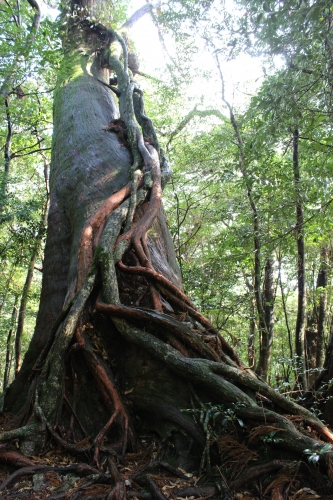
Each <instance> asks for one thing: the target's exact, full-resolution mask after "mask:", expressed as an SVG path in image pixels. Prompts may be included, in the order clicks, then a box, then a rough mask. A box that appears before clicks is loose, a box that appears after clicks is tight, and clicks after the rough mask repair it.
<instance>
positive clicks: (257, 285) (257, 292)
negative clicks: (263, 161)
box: [216, 54, 269, 380]
mask: <svg viewBox="0 0 333 500" xmlns="http://www.w3.org/2000/svg"><path fill="white" fill-rule="evenodd" d="M216 62H217V67H218V70H219V73H220V78H221V83H222V100H223V102H224V103H225V104H226V106H227V107H228V110H229V115H230V122H231V125H232V128H233V130H234V134H235V138H236V143H237V146H238V167H239V170H240V172H241V174H242V176H243V178H244V181H245V187H246V192H247V197H248V200H249V203H250V207H251V210H252V220H253V247H254V280H253V287H254V296H255V299H256V306H257V311H258V324H259V336H260V346H265V347H266V346H267V345H268V340H267V339H268V337H269V333H268V329H267V325H266V320H265V310H264V307H263V300H262V295H261V241H260V224H259V214H258V209H257V206H256V203H255V200H254V197H253V195H252V188H251V185H250V182H249V178H248V172H247V165H246V158H245V152H244V142H243V139H242V136H241V133H240V131H239V128H238V124H237V121H236V117H235V114H234V112H233V109H232V106H231V105H230V103H229V102H228V101H227V100H226V98H225V92H224V79H223V74H222V71H221V67H220V62H219V58H218V55H217V54H216ZM260 349H261V347H260ZM256 372H257V373H258V375H260V376H261V377H263V378H264V379H265V380H266V378H265V377H267V374H265V369H263V368H262V363H261V361H260V359H259V361H258V366H257V369H256Z"/></svg>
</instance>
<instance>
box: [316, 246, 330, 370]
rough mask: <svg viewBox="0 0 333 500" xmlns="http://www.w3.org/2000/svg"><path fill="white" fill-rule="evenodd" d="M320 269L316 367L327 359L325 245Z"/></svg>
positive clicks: (326, 266)
mask: <svg viewBox="0 0 333 500" xmlns="http://www.w3.org/2000/svg"><path fill="white" fill-rule="evenodd" d="M320 261H321V262H320V269H319V272H318V278H317V290H318V292H319V304H318V309H317V310H318V323H317V324H318V333H317V352H316V368H317V369H318V368H319V369H320V368H322V367H323V366H324V360H325V321H326V303H327V291H326V287H327V275H328V249H327V247H325V246H324V247H323V248H322V249H321V254H320Z"/></svg>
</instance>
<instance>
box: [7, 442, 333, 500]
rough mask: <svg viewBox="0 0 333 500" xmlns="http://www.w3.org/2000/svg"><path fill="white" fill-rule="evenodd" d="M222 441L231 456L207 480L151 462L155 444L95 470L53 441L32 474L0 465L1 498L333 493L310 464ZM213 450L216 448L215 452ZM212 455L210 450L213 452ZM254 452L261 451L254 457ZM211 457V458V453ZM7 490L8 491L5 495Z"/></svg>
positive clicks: (251, 499)
mask: <svg viewBox="0 0 333 500" xmlns="http://www.w3.org/2000/svg"><path fill="white" fill-rule="evenodd" d="M232 439H233V438H232V437H230V436H224V437H223V438H222V440H221V442H220V443H219V445H222V446H224V448H225V449H229V452H227V453H224V454H223V453H222V455H221V454H220V457H222V460H219V462H220V463H219V464H218V465H217V464H215V465H213V464H212V466H211V470H210V472H209V473H207V472H206V473H202V474H201V475H199V473H197V474H195V473H188V472H186V471H185V470H182V469H180V468H175V467H172V466H169V465H168V464H166V463H165V462H161V461H158V460H157V459H156V456H157V453H158V450H159V446H160V443H159V442H158V440H157V439H156V436H143V437H141V439H140V441H141V445H142V449H141V451H140V452H139V453H129V454H126V455H125V457H124V458H121V457H114V458H110V457H109V458H107V457H106V456H105V457H103V455H101V463H100V467H99V469H97V468H95V467H91V466H89V465H87V462H89V457H88V456H85V457H83V456H82V458H81V463H80V464H79V463H78V461H77V457H75V456H73V455H70V454H67V453H66V452H64V450H63V449H61V448H60V447H59V446H58V445H57V444H54V443H53V442H52V441H50V443H49V445H48V450H47V451H46V452H44V454H43V455H41V456H39V457H29V459H30V460H31V461H32V462H33V464H34V465H33V466H29V465H28V466H27V465H25V466H24V467H21V468H17V467H16V468H14V467H12V466H8V465H6V464H5V463H4V462H3V458H4V457H3V458H1V451H0V460H1V461H2V463H1V466H0V483H1V484H0V498H3V499H8V500H14V499H18V500H20V499H22V500H23V499H25V500H31V499H36V500H44V499H50V500H93V499H94V500H97V499H100V500H125V499H126V498H127V499H133V500H135V499H137V500H165V499H170V500H183V499H189V500H193V499H198V500H206V499H210V500H218V499H226V500H313V499H325V500H326V499H327V500H328V499H332V500H333V488H332V486H331V485H329V481H328V479H327V478H326V480H325V476H323V475H322V474H320V473H319V470H318V469H317V468H316V466H313V465H311V464H309V463H308V462H307V461H298V462H297V461H292V460H282V459H281V458H280V457H279V456H278V453H277V451H276V450H275V451H272V450H271V449H268V448H267V445H266V447H263V448H262V453H259V454H258V453H254V452H253V456H252V457H250V456H247V457H246V456H245V455H246V452H245V451H244V450H245V448H242V445H241V444H240V445H239V448H238V450H237V444H235V443H236V441H235V440H234V441H232ZM214 446H215V448H216V449H217V446H216V443H215V445H214V444H213V447H214ZM213 451H214V450H213ZM257 451H258V450H257ZM213 454H214V453H213ZM6 484H7V485H8V486H7V487H5V486H6Z"/></svg>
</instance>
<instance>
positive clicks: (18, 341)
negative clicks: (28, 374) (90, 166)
mask: <svg viewBox="0 0 333 500" xmlns="http://www.w3.org/2000/svg"><path fill="white" fill-rule="evenodd" d="M45 172H46V174H45V182H46V188H48V186H47V179H48V173H47V169H46V170H45ZM48 209H49V193H48V191H47V192H46V203H45V207H44V211H43V214H42V217H41V220H40V226H39V230H38V233H37V235H36V239H35V245H34V247H33V251H32V254H31V257H30V262H29V266H28V272H27V276H26V280H25V283H24V287H23V291H22V296H21V303H20V310H19V314H18V323H17V329H16V336H15V376H17V374H18V372H19V371H20V368H21V364H22V354H21V353H22V334H23V331H24V320H25V311H26V308H27V302H28V296H29V292H30V287H31V283H32V279H33V276H34V271H35V264H36V259H37V257H38V254H39V252H40V250H41V246H42V241H43V236H44V233H45V228H46V222H47V213H48Z"/></svg>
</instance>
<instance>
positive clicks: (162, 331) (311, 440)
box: [0, 0, 333, 498]
mask: <svg viewBox="0 0 333 500" xmlns="http://www.w3.org/2000/svg"><path fill="white" fill-rule="evenodd" d="M103 8H104V2H98V1H97V2H91V1H88V2H87V1H85V0H83V1H82V2H80V3H79V4H78V3H77V4H76V5H75V6H74V5H72V6H69V7H68V14H69V16H68V18H69V21H68V22H67V24H66V32H65V33H64V35H63V43H64V57H63V63H62V67H61V69H60V71H59V74H58V81H57V86H56V90H55V95H54V131H53V145H52V164H51V176H50V194H51V196H50V210H49V217H48V233H47V241H46V248H45V259H44V266H43V285H42V293H41V299H40V308H39V313H38V318H37V324H36V329H35V333H34V336H33V339H32V341H31V344H30V347H29V349H28V352H27V353H26V355H25V358H24V362H23V365H22V368H21V370H20V372H19V373H18V376H17V377H16V379H15V381H14V382H13V383H12V384H11V386H10V388H9V390H8V391H7V392H6V394H5V398H4V409H5V411H7V412H9V413H11V414H12V415H13V416H12V418H11V420H10V421H9V423H7V424H6V427H5V429H4V431H3V432H2V434H0V441H2V442H3V443H7V445H8V446H9V444H10V443H12V442H14V441H15V442H16V443H18V446H19V448H20V451H21V453H23V454H25V455H34V454H36V453H37V452H38V451H40V450H42V449H44V448H45V446H46V443H47V439H48V438H49V436H50V435H51V436H52V439H54V440H56V441H57V442H58V443H59V444H60V445H61V446H63V447H64V448H65V449H67V450H69V451H72V452H73V453H78V454H81V455H83V456H89V457H90V459H91V460H92V461H94V463H95V465H96V466H98V465H101V463H102V462H103V460H104V458H105V457H113V458H114V457H117V456H121V455H124V454H125V452H128V451H135V450H137V449H138V447H139V445H140V442H139V439H138V436H140V435H141V434H142V433H143V432H144V433H147V432H148V433H152V432H154V433H156V435H158V436H159V437H160V438H162V439H163V441H162V445H161V447H160V452H159V456H160V458H161V457H164V458H165V459H167V460H168V461H172V462H173V463H174V464H177V465H180V466H183V468H188V469H195V468H199V464H200V468H201V470H203V469H204V468H209V467H210V445H211V435H212V427H211V425H212V421H211V416H212V409H213V408H215V409H216V412H215V413H216V415H217V417H219V418H220V420H221V421H223V422H224V421H225V417H227V421H228V422H229V423H230V422H231V424H232V425H231V428H230V429H229V431H232V430H235V429H236V427H237V426H238V432H237V433H236V434H235V437H237V439H238V440H241V441H244V442H247V440H248V439H249V434H250V431H251V429H252V434H251V438H250V442H251V440H252V442H254V441H255V438H257V439H258V438H259V437H260V436H271V433H272V432H273V433H274V432H275V433H276V432H278V434H279V439H271V441H272V445H277V446H279V447H281V448H284V449H286V450H288V453H289V452H291V453H292V456H293V457H298V456H301V455H302V454H303V452H304V450H306V449H308V450H311V452H313V453H317V455H318V459H320V461H321V463H322V466H323V468H324V469H325V470H327V471H328V474H329V475H332V457H333V453H332V452H331V451H330V448H327V447H326V448H325V446H324V443H322V442H319V441H318V440H317V439H316V438H315V437H311V436H309V435H307V434H306V433H302V426H299V430H297V429H296V427H295V426H294V424H293V423H292V420H290V419H288V418H286V417H285V416H283V413H288V414H292V415H297V419H296V420H297V421H298V422H300V421H302V422H305V424H306V425H305V426H306V427H309V428H311V429H314V430H315V431H316V432H317V433H318V434H319V435H320V437H321V438H323V439H324V440H328V441H329V442H333V436H332V434H331V433H330V432H329V431H328V429H327V428H326V427H325V426H324V425H323V424H322V423H321V422H320V421H319V420H318V419H317V418H316V417H315V416H314V415H312V414H311V413H310V412H309V411H308V410H306V409H304V408H302V407H301V406H299V405H297V404H295V403H294V402H292V401H290V400H288V399H285V398H284V397H282V396H280V395H279V394H278V393H277V392H275V391H274V390H273V389H272V388H270V387H269V386H268V385H267V384H265V383H264V382H263V381H261V380H260V378H258V377H257V376H256V375H255V374H254V373H252V372H251V370H250V369H248V368H247V367H246V366H245V365H244V364H243V363H242V362H241V360H240V359H239V357H238V356H237V354H236V352H235V351H234V350H233V348H232V347H230V346H229V345H228V343H227V342H226V341H225V340H224V339H223V337H222V336H221V335H220V334H219V332H218V331H216V329H215V328H214V327H213V326H212V325H211V324H210V322H209V321H208V320H207V319H206V318H205V317H203V316H202V315H201V313H200V312H199V311H198V310H197V309H196V307H195V306H194V305H193V304H192V302H191V301H190V299H189V298H188V297H187V296H186V295H185V293H184V292H183V289H182V283H181V278H180V272H179V269H178V266H177V263H176V258H175V254H174V250H173V247H172V243H171V239H170V235H169V231H168V228H167V224H166V219H165V215H164V212H163V207H162V204H161V198H162V187H163V185H164V184H165V182H167V180H168V177H169V175H170V171H169V167H168V160H167V158H166V157H165V155H164V152H163V150H162V149H161V148H160V146H159V143H158V140H157V137H156V134H155V131H154V128H153V125H152V122H151V120H149V118H147V116H146V115H145V112H144V106H143V95H142V91H141V90H140V88H139V87H138V85H137V84H136V83H135V81H134V80H133V77H132V73H131V71H130V70H129V65H130V60H132V62H133V56H129V54H128V40H127V37H128V28H129V26H130V25H131V23H132V22H133V19H131V20H130V21H128V22H127V23H125V25H124V26H123V29H122V30H120V32H119V33H122V35H120V34H119V33H118V32H117V31H115V29H113V28H106V27H105V26H104V25H103V24H101V23H99V22H97V21H91V19H99V18H100V17H101V12H102V9H103ZM150 9H151V6H150V5H148V7H147V6H146V7H145V8H144V9H143V10H141V11H140V13H139V14H137V16H136V17H138V16H139V15H140V14H142V13H143V12H145V11H149V10H150ZM63 14H64V15H65V12H64V13H63ZM115 24H116V20H115ZM115 27H116V26H115ZM134 69H135V68H133V70H134ZM136 69H137V68H136ZM110 77H111V78H112V80H111V81H112V84H110ZM184 409H192V410H193V411H194V414H195V412H196V411H199V412H200V413H202V415H203V416H204V418H200V420H195V419H194V418H193V414H192V413H191V412H187V413H186V412H185V413H184V412H183V411H182V410H184ZM217 417H216V418H217ZM244 422H246V425H245V426H244ZM221 426H222V424H221ZM193 443H194V446H193ZM244 446H245V445H244ZM4 456H5V458H6V460H7V461H10V460H11V459H12V460H14V459H13V457H15V461H16V462H17V460H18V458H17V452H15V453H14V452H13V451H12V450H10V448H9V451H8V452H6V451H5V452H4ZM102 457H103V460H102ZM21 460H23V459H21ZM22 463H23V462H22ZM272 464H273V465H272ZM288 464H289V465H290V463H289V462H288ZM109 465H110V469H111V475H112V477H113V479H114V480H115V482H117V480H119V477H118V475H117V472H116V469H115V467H116V466H115V462H114V461H112V460H111V459H110V460H109ZM286 465H287V462H284V461H281V462H279V463H276V462H274V463H273V462H271V463H270V466H269V467H271V469H270V468H269V467H268V469H263V470H275V469H276V468H283V467H284V466H286ZM120 482H121V481H120ZM120 482H119V481H118V483H120ZM150 485H151V483H150ZM234 486H235V485H234ZM235 487H236V486H235ZM116 488H118V489H116V490H115V492H114V495H115V497H120V496H121V495H123V496H124V495H125V493H124V490H122V493H121V492H120V489H121V488H123V485H122V487H121V488H120V486H119V484H118V486H117V487H116ZM151 488H152V491H154V485H153V486H152V485H151ZM155 494H156V492H155ZM110 498H111V497H110ZM160 498H161V497H160Z"/></svg>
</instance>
